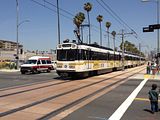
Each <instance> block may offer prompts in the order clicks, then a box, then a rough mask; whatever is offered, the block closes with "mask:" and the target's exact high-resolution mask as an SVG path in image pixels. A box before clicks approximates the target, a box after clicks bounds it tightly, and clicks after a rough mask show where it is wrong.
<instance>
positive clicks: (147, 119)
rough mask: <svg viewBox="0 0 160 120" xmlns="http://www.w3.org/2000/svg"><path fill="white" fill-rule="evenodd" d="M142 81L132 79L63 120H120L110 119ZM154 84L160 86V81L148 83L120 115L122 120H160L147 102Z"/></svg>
mask: <svg viewBox="0 0 160 120" xmlns="http://www.w3.org/2000/svg"><path fill="white" fill-rule="evenodd" d="M142 81H143V79H131V80H129V81H128V82H125V83H124V84H122V85H120V86H119V87H117V88H116V89H114V90H113V91H110V92H109V93H106V94H105V95H103V96H101V97H99V98H97V99H96V100H94V101H92V102H91V103H89V104H87V105H86V106H84V107H82V108H80V109H78V110H76V111H75V112H73V113H71V114H70V115H69V116H67V117H65V118H64V119H63V120H119V119H118V118H115V119H110V117H111V116H112V115H113V114H114V112H115V111H116V110H117V109H118V108H119V106H120V105H121V104H122V103H123V102H124V101H125V100H126V99H127V98H128V96H129V95H130V94H131V93H132V92H133V91H134V90H135V89H136V88H137V86H138V85H139V84H140V83H141V82H142ZM153 83H156V84H158V85H160V81H159V80H149V81H147V83H146V84H145V85H144V87H143V88H142V90H141V91H140V92H139V94H138V96H137V97H136V99H134V101H133V102H132V104H131V105H130V106H129V107H128V109H127V110H126V111H125V113H124V114H122V112H123V111H120V112H119V113H118V115H119V114H122V117H121V119H120V120H159V118H160V112H158V113H155V114H151V113H150V103H149V101H147V99H148V91H149V89H150V88H151V85H152V84H153ZM122 108H123V107H122ZM124 108H125V107H124Z"/></svg>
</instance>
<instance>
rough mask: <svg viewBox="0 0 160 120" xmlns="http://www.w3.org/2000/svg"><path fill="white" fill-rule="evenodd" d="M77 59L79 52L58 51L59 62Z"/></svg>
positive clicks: (70, 50)
mask: <svg viewBox="0 0 160 120" xmlns="http://www.w3.org/2000/svg"><path fill="white" fill-rule="evenodd" d="M76 59H77V50H75V49H69V50H58V51H57V60H60V61H73V60H76Z"/></svg>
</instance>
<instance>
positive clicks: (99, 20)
mask: <svg viewBox="0 0 160 120" xmlns="http://www.w3.org/2000/svg"><path fill="white" fill-rule="evenodd" d="M97 21H98V22H99V25H100V45H101V46H102V28H101V22H102V21H103V16H102V15H98V16H97Z"/></svg>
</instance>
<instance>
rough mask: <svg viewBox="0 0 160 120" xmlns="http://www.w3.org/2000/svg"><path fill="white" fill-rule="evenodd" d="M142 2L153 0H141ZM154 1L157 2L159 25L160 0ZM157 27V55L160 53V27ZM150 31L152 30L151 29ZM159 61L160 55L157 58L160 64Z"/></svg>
mask: <svg viewBox="0 0 160 120" xmlns="http://www.w3.org/2000/svg"><path fill="white" fill-rule="evenodd" d="M141 1H142V2H151V1H153V0H141ZM153 2H156V4H157V26H158V25H160V24H159V12H160V0H154V1H153ZM156 29H157V55H158V54H159V53H160V41H159V39H160V38H159V37H160V35H159V28H156ZM149 31H150V30H149ZM153 31H154V29H153V30H151V32H153ZM159 61H160V57H158V58H157V62H158V64H159Z"/></svg>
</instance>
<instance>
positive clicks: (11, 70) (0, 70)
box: [0, 69, 20, 72]
mask: <svg viewBox="0 0 160 120" xmlns="http://www.w3.org/2000/svg"><path fill="white" fill-rule="evenodd" d="M19 71H20V69H18V70H16V69H0V72H19Z"/></svg>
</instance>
